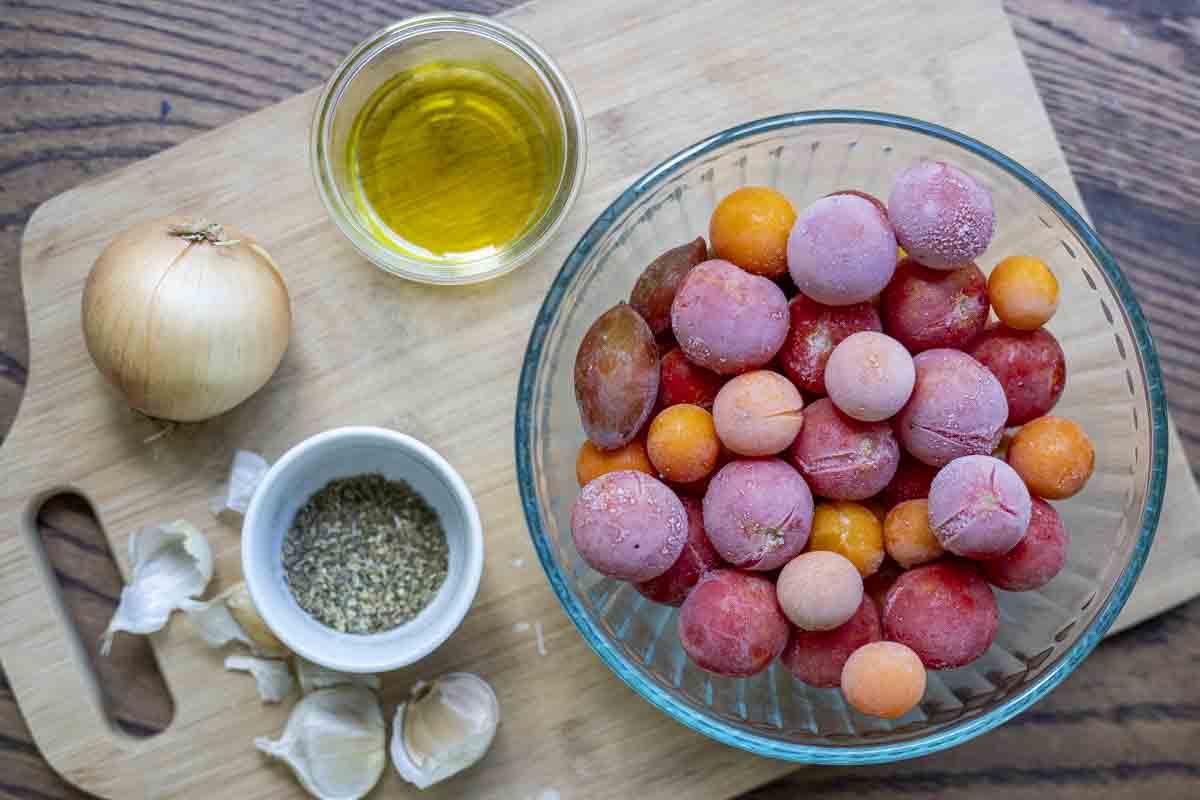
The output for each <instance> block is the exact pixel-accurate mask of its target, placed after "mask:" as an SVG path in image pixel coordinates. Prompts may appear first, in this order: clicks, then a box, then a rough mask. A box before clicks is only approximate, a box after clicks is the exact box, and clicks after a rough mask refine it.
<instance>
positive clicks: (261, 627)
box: [183, 583, 291, 658]
mask: <svg viewBox="0 0 1200 800" xmlns="http://www.w3.org/2000/svg"><path fill="white" fill-rule="evenodd" d="M183 610H184V613H185V614H187V617H188V620H189V621H190V622H191V623H192V624H193V625H194V626H196V630H197V631H198V632H199V633H200V637H201V638H202V639H204V641H205V642H207V643H208V646H209V647H224V646H225V645H227V644H229V643H230V642H241V643H242V644H244V645H246V646H247V647H249V648H250V649H251V650H253V651H254V652H255V653H257V654H259V655H264V656H274V657H277V658H282V657H285V656H287V655H290V653H291V651H290V650H288V648H287V645H285V644H284V643H283V642H281V641H279V639H278V638H276V636H275V634H273V633H271V631H270V629H269V628H267V624H266V623H265V622H263V620H262V617H260V616H259V615H258V610H257V609H256V608H255V607H254V603H253V602H251V600H250V592H249V590H247V589H246V584H245V583H236V584H234V585H233V586H230V587H229V588H228V589H226V590H225V591H223V592H221V593H220V594H219V595H217V596H216V597H214V598H213V599H212V600H209V601H207V602H192V603H189V604H188V605H186V606H184V609H183Z"/></svg>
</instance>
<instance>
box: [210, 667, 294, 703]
mask: <svg viewBox="0 0 1200 800" xmlns="http://www.w3.org/2000/svg"><path fill="white" fill-rule="evenodd" d="M225 669H228V670H237V671H240V672H249V673H250V674H251V675H253V676H254V680H255V682H256V683H257V684H258V696H259V697H261V698H262V699H263V702H265V703H278V702H280V701H281V700H283V698H285V697H287V696H288V695H289V694H291V693H292V692H293V691H294V690H295V688H296V679H295V678H293V677H292V671H291V670H290V669H288V665H287V662H286V661H275V660H272V659H269V658H255V657H254V656H227V657H226V658H225Z"/></svg>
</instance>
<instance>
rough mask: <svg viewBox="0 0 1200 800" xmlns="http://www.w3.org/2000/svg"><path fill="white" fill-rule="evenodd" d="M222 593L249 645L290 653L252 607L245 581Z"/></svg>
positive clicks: (264, 651)
mask: <svg viewBox="0 0 1200 800" xmlns="http://www.w3.org/2000/svg"><path fill="white" fill-rule="evenodd" d="M222 594H223V595H224V597H225V607H226V608H228V609H229V613H230V614H232V615H233V618H234V619H235V620H236V621H237V624H238V625H241V626H242V630H243V631H244V632H245V633H246V635H247V636H248V637H250V641H251V642H252V645H251V647H253V648H254V650H255V651H257V652H259V653H262V654H263V655H274V656H286V655H288V654H289V653H291V650H289V649H288V647H287V645H285V644H284V643H283V642H281V641H280V640H279V637H278V636H276V635H275V634H274V633H272V632H271V629H270V628H268V627H267V623H266V622H264V621H263V618H262V616H261V615H260V614H259V613H258V609H257V608H255V607H254V601H253V600H251V599H250V590H249V589H247V588H246V584H245V582H239V583H236V584H234V585H233V586H230V587H229V588H228V589H226V590H225V591H224V592H223V593H222ZM375 688H379V687H375Z"/></svg>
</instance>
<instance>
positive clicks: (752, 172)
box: [516, 111, 1167, 764]
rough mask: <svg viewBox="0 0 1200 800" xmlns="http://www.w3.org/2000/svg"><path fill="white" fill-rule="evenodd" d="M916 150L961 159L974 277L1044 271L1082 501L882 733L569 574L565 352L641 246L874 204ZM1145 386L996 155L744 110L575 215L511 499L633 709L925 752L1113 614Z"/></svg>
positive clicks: (1127, 314)
mask: <svg viewBox="0 0 1200 800" xmlns="http://www.w3.org/2000/svg"><path fill="white" fill-rule="evenodd" d="M918 158H936V159H942V160H946V161H950V162H953V163H955V164H958V165H959V166H961V167H963V168H964V169H966V170H967V171H969V172H970V173H971V174H973V175H974V176H976V177H977V178H978V179H979V180H981V181H982V182H983V183H984V184H985V185H987V186H988V187H989V188H990V190H991V192H992V197H993V199H994V202H995V205H996V211H997V229H996V234H995V238H994V240H993V242H992V245H991V247H990V248H989V250H988V252H987V253H986V254H985V256H984V257H983V259H981V263H980V267H981V268H982V269H983V270H984V271H990V269H991V268H992V267H993V266H994V265H995V263H996V262H997V261H999V260H1000V259H1001V258H1002V257H1004V256H1005V255H1012V254H1027V255H1035V256H1038V257H1040V258H1042V259H1044V260H1045V261H1046V262H1047V263H1048V264H1049V265H1050V266H1051V267H1052V268H1053V270H1054V272H1055V274H1056V275H1057V276H1058V279H1059V282H1060V287H1061V295H1060V305H1059V310H1058V313H1057V315H1056V316H1055V317H1054V319H1053V320H1052V321H1051V323H1050V325H1049V326H1048V327H1049V328H1050V329H1051V330H1052V331H1053V333H1054V334H1055V335H1056V336H1057V337H1058V338H1059V340H1060V341H1061V343H1062V346H1063V348H1064V350H1065V351H1066V355H1067V375H1068V380H1067V388H1066V392H1065V393H1064V395H1063V398H1062V400H1061V402H1060V403H1059V405H1058V407H1057V409H1056V411H1055V413H1059V414H1062V415H1064V416H1068V417H1071V418H1073V419H1076V420H1078V421H1079V422H1080V423H1081V424H1082V425H1083V426H1084V427H1085V428H1086V429H1087V430H1088V432H1089V433H1090V435H1091V437H1092V440H1093V441H1094V443H1095V445H1096V470H1095V474H1094V476H1093V478H1092V480H1091V482H1090V483H1089V484H1088V487H1087V489H1086V490H1085V491H1084V492H1082V493H1081V494H1080V495H1077V496H1076V497H1074V498H1072V499H1071V500H1068V501H1065V502H1061V503H1057V504H1056V507H1057V508H1058V509H1059V511H1060V512H1061V513H1062V516H1063V518H1064V521H1065V523H1066V525H1067V528H1068V529H1069V530H1070V531H1071V532H1072V534H1073V540H1072V545H1071V551H1070V556H1069V560H1068V564H1067V567H1066V569H1065V570H1064V571H1063V573H1062V574H1060V575H1059V576H1058V577H1057V578H1056V579H1055V580H1053V581H1052V582H1051V583H1050V584H1048V585H1047V586H1046V587H1045V588H1044V589H1042V590H1041V591H1039V592H1027V593H1020V594H1015V593H1007V592H997V598H998V600H999V605H1000V617H1001V622H1000V631H999V634H998V636H997V638H996V642H995V644H994V645H993V646H992V647H991V649H990V650H989V651H988V652H987V653H986V654H985V655H984V656H983V657H982V658H980V659H979V660H978V661H976V662H975V663H974V664H971V665H969V666H967V667H964V668H961V669H957V670H949V671H942V672H931V673H930V680H929V685H928V689H927V691H926V694H925V697H924V698H923V700H922V702H921V704H920V705H919V706H918V707H917V708H916V709H914V710H913V711H912V712H911V713H909V714H908V715H907V716H905V717H903V718H902V719H899V720H897V721H895V722H886V721H883V720H878V719H874V718H870V717H866V716H863V715H861V714H858V713H857V712H855V711H853V710H851V709H849V708H848V707H847V706H846V704H845V702H844V701H843V699H842V697H841V693H840V692H839V691H838V690H836V689H814V688H811V687H809V686H806V685H805V684H803V683H801V682H799V681H796V680H794V679H792V677H791V676H790V675H789V674H788V673H787V671H786V670H784V669H783V668H782V666H781V665H779V664H778V663H776V664H774V665H773V666H772V667H771V668H770V669H769V670H768V671H767V672H764V673H762V674H760V675H758V676H755V677H753V678H749V679H742V680H738V679H729V678H721V677H717V676H714V675H709V674H708V673H705V672H703V671H701V670H700V669H698V668H697V667H695V666H693V665H691V663H690V662H689V661H688V660H687V658H686V657H685V655H684V653H683V651H682V649H681V647H680V645H679V639H678V636H677V634H676V627H675V621H676V616H677V612H676V610H675V609H673V608H669V607H665V606H659V605H655V604H654V603H651V602H650V601H648V600H646V599H644V598H643V597H642V596H641V595H639V594H638V593H637V592H636V591H634V590H633V588H632V587H631V586H628V585H625V584H622V583H620V582H617V581H613V580H611V579H608V578H604V577H603V576H601V575H599V574H597V573H595V572H594V571H592V570H591V569H589V568H588V567H587V566H586V565H585V564H584V563H583V562H582V561H581V559H580V558H579V555H578V553H577V552H576V550H575V548H574V545H573V544H572V542H571V535H570V527H569V520H570V510H571V505H572V503H573V502H574V500H575V497H576V495H577V493H578V486H577V485H576V482H575V471H574V463H575V457H576V454H577V452H578V449H579V446H580V445H581V444H582V442H583V439H584V434H583V430H582V428H581V426H580V422H579V415H578V411H577V409H576V406H575V397H574V390H573V383H572V380H573V378H572V368H573V364H574V359H575V352H576V349H577V348H578V346H579V343H580V341H581V339H582V337H583V334H584V332H585V331H586V330H587V328H588V327H589V326H590V325H591V323H592V322H593V321H594V320H595V319H596V317H598V316H599V315H600V314H601V313H602V312H603V311H605V310H607V309H608V308H609V307H611V306H612V305H614V304H615V303H616V302H618V301H619V300H623V299H626V298H627V297H628V294H629V290H630V289H631V288H632V286H633V283H634V281H635V279H636V278H637V276H638V275H639V274H640V272H641V271H642V269H643V268H644V267H645V265H646V264H647V263H649V261H650V260H651V259H652V258H653V257H654V256H656V255H657V254H659V253H660V252H661V251H663V250H665V249H667V248H668V247H672V246H674V245H677V244H680V243H683V242H686V241H688V240H690V239H692V238H694V237H695V236H697V235H705V234H707V225H708V219H709V215H710V214H711V212H712V210H713V208H714V207H715V205H716V203H717V202H718V201H719V199H720V198H721V197H723V196H724V195H725V194H726V193H728V192H730V191H732V190H733V189H735V188H737V187H739V186H742V185H746V184H765V185H769V186H773V187H775V188H777V189H779V190H781V191H783V192H784V193H785V194H787V195H788V197H789V198H791V200H792V201H793V203H795V205H796V207H797V208H802V207H804V206H806V205H808V204H809V203H811V202H812V201H813V200H815V199H816V198H818V197H820V196H822V195H825V194H827V193H829V192H832V191H835V190H837V189H841V188H850V187H852V188H858V189H864V190H866V191H869V192H872V193H875V194H878V195H880V196H882V197H885V198H886V196H887V193H888V189H889V185H890V182H891V180H892V178H893V177H894V176H895V174H896V173H897V172H898V171H899V170H901V169H903V168H904V167H905V166H907V165H908V164H910V163H911V162H913V161H914V160H916V159H918ZM1165 409H1166V406H1165V400H1164V396H1163V388H1162V376H1161V373H1160V371H1159V366H1158V360H1157V356H1156V355H1155V352H1154V347H1153V345H1152V343H1151V340H1150V333H1149V331H1148V329H1147V326H1146V320H1145V318H1144V317H1143V315H1142V312H1141V310H1140V309H1139V307H1138V304H1137V302H1136V301H1135V300H1134V297H1133V292H1132V290H1131V289H1130V286H1129V284H1128V282H1127V281H1126V280H1125V278H1124V276H1123V275H1122V274H1121V271H1120V269H1119V268H1118V267H1117V264H1116V262H1115V261H1114V260H1113V257H1112V255H1111V254H1110V253H1109V252H1108V250H1106V249H1105V247H1104V246H1103V245H1102V244H1101V243H1100V240H1099V239H1098V238H1097V236H1096V233H1095V232H1094V231H1093V230H1092V229H1091V228H1090V227H1089V226H1088V224H1087V223H1086V222H1085V221H1084V220H1083V218H1082V217H1081V216H1080V215H1079V214H1078V212H1076V211H1075V210H1074V209H1072V208H1071V207H1070V205H1069V204H1068V203H1067V202H1066V201H1065V200H1063V198H1062V197H1060V196H1059V195H1058V194H1057V193H1056V192H1055V191H1054V190H1053V189H1051V188H1050V187H1049V186H1047V185H1046V184H1045V183H1044V182H1042V181H1041V180H1040V179H1039V178H1037V177H1036V176H1034V175H1033V174H1032V173H1030V172H1029V171H1028V170H1026V169H1025V168H1024V167H1022V166H1021V165H1019V164H1017V163H1016V162H1014V161H1013V160H1012V159H1010V158H1008V157H1007V156H1005V155H1004V154H1002V153H1000V152H997V151H996V150H994V149H992V148H990V147H988V146H987V145H984V144H982V143H980V142H978V141H975V140H974V139H970V138H968V137H966V136H963V135H961V134H958V133H955V132H954V131H951V130H948V129H946V128H942V127H939V126H936V125H932V124H930V123H926V122H921V121H919V120H915V119H910V118H906V117H897V116H891V115H886V114H876V113H869V112H861V111H820V112H808V113H798V114H789V115H785V116H780V117H772V118H769V119H764V120H759V121H757V122H752V123H749V124H746V125H742V126H739V127H737V128H733V129H730V130H727V131H724V132H723V133H719V134H717V135H715V136H712V137H710V138H708V139H705V140H703V141H701V142H699V143H697V144H695V145H693V146H691V147H689V148H687V149H686V150H683V151H682V152H680V153H678V154H676V155H674V156H672V157H671V158H669V159H667V160H666V161H664V162H663V163H662V164H660V165H659V166H657V167H655V168H654V169H653V170H651V171H650V172H649V173H647V174H646V175H645V176H643V177H642V178H641V179H639V180H638V181H636V182H635V183H634V184H633V185H632V186H630V187H629V189H627V190H626V191H625V192H624V193H623V194H622V195H621V196H620V197H619V198H617V200H616V202H614V203H613V204H612V205H611V206H610V207H609V208H608V209H607V210H605V211H604V213H603V214H601V215H600V217H599V218H598V219H597V220H596V221H595V223H593V224H592V226H591V227H590V228H589V229H588V230H587V232H586V233H585V234H584V235H583V237H582V238H581V239H580V240H579V243H578V244H577V245H576V247H575V249H574V251H572V253H571V254H570V256H569V257H568V258H567V260H566V263H565V264H564V265H563V268H562V270H561V271H560V272H559V274H558V277H557V278H556V279H555V281H554V283H553V284H552V286H551V287H550V290H549V292H548V293H547V296H546V299H545V302H544V303H543V305H542V308H541V312H540V313H539V314H538V317H537V320H536V323H535V325H534V329H533V333H532V335H531V337H530V341H529V346H528V350H527V351H526V355H525V363H524V367H523V370H522V373H521V380H520V386H519V394H518V400H517V413H516V452H517V470H518V477H519V482H520V492H521V500H522V503H523V506H524V510H525V516H526V520H527V522H528V524H529V529H530V533H531V535H532V538H533V543H534V546H535V549H536V550H537V553H538V557H539V558H540V559H541V562H542V566H543V568H544V569H545V571H546V575H547V576H548V577H549V579H550V583H551V586H552V587H553V588H554V591H555V593H556V594H557V595H558V598H559V600H560V601H561V602H562V605H563V608H564V609H565V610H566V612H567V614H568V615H569V616H570V617H571V619H572V620H573V621H574V623H575V625H576V626H577V627H578V628H579V631H580V632H581V633H582V634H583V636H584V638H585V639H586V640H587V642H588V644H590V645H591V646H592V648H593V649H594V650H595V651H596V653H597V654H598V655H599V656H600V657H601V659H603V661H604V663H606V664H607V665H608V666H609V667H610V668H611V669H612V670H613V671H614V672H615V673H616V674H617V675H618V676H620V677H621V679H622V680H624V681H625V682H626V683H628V684H629V685H630V686H631V687H633V689H634V690H636V691H637V692H638V693H639V694H641V695H642V697H644V698H645V699H646V700H648V701H649V702H651V703H653V704H654V705H655V706H657V707H658V708H660V709H662V710H663V711H665V712H666V713H668V714H670V715H671V716H673V717H674V718H675V719H677V720H679V721H680V722H682V723H683V724H685V725H687V726H689V727H691V728H693V729H695V730H697V731H700V732H701V733H704V734H706V735H708V736H710V737H712V738H714V739H716V740H718V741H720V742H723V743H725V744H729V745H733V746H735V747H740V748H742V749H745V750H748V751H750V752H753V753H757V754H759V755H763V756H769V757H772V758H779V759H786V760H791V761H800V762H808V763H824V764H861V763H874V762H886V761H895V760H899V759H904V758H912V757H915V756H920V755H925V754H928V753H931V752H934V751H936V750H941V749H944V748H947V747H951V746H953V745H956V744H959V743H961V742H964V741H966V740H968V739H971V738H972V737H975V736H978V735H979V734H981V733H983V732H984V731H987V730H990V729H991V728H994V727H996V726H997V725H999V724H1001V723H1002V722H1004V721H1005V720H1008V719H1010V718H1011V717H1013V716H1014V715H1016V714H1018V713H1019V712H1021V711H1022V710H1024V709H1026V708H1028V707H1029V706H1030V705H1031V704H1032V703H1034V702H1035V701H1036V700H1038V699H1039V698H1040V697H1042V696H1043V695H1045V694H1046V693H1047V692H1049V691H1050V690H1051V689H1052V688H1054V686H1055V685H1057V684H1058V683H1059V682H1060V681H1062V680H1063V678H1065V677H1066V676H1067V675H1069V674H1070V673H1071V671H1072V670H1074V669H1075V668H1076V667H1077V666H1078V665H1079V663H1080V662H1081V661H1082V660H1083V658H1084V657H1085V656H1087V654H1088V653H1089V652H1090V651H1091V650H1092V648H1094V647H1095V646H1096V644H1097V642H1099V640H1100V638H1101V637H1102V636H1103V635H1104V632H1105V631H1106V630H1107V629H1108V627H1109V626H1110V625H1111V624H1112V622H1113V620H1114V619H1115V618H1116V616H1117V613H1118V612H1119V611H1120V610H1121V607H1122V606H1123V605H1124V603H1125V601H1126V599H1127V598H1128V597H1129V593H1130V591H1131V590H1132V588H1133V585H1134V582H1135V581H1136V580H1137V576H1138V573H1139V572H1140V571H1141V568H1142V564H1143V563H1144V561H1145V558H1146V554H1147V552H1148V551H1149V549H1150V545H1151V543H1152V541H1153V539H1154V530H1155V525H1156V524H1157V521H1158V515H1159V510H1160V507H1161V503H1162V495H1163V487H1164V483H1165V478H1166V467H1167V436H1166V410H1165Z"/></svg>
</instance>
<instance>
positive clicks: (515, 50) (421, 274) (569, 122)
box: [309, 12, 587, 284]
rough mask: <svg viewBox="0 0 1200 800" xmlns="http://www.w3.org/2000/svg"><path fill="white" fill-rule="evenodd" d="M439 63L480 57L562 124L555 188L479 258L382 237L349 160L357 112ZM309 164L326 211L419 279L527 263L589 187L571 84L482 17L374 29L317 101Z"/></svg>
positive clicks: (419, 20)
mask: <svg viewBox="0 0 1200 800" xmlns="http://www.w3.org/2000/svg"><path fill="white" fill-rule="evenodd" d="M433 61H452V62H453V61H459V62H463V61H465V62H472V63H481V64H486V65H488V66H490V67H492V68H494V69H496V70H497V71H498V72H500V73H501V74H503V75H505V76H506V77H507V78H508V79H509V80H511V81H513V82H515V83H516V84H518V85H520V86H521V87H522V88H523V89H524V90H525V91H526V92H527V93H528V95H529V96H530V97H531V98H534V99H536V100H537V101H538V103H539V104H540V105H542V106H545V108H547V109H548V111H549V116H550V117H551V118H552V119H553V121H554V124H555V126H556V130H555V131H554V132H553V133H554V134H555V135H556V137H557V139H558V141H556V142H555V143H554V145H555V148H556V153H557V157H558V160H559V161H561V163H560V164H557V165H556V169H558V171H559V172H558V181H557V188H556V189H555V190H554V191H553V192H552V193H551V199H550V201H549V205H548V206H547V208H546V209H545V210H544V211H543V212H542V213H541V216H540V217H538V218H537V219H536V220H534V221H533V222H531V223H530V224H529V225H528V227H526V228H525V230H524V231H522V232H521V233H520V234H519V235H518V236H517V237H516V238H515V239H514V240H513V241H511V242H509V243H508V244H506V245H505V246H504V247H503V248H501V249H500V250H499V251H498V252H495V253H492V254H489V255H486V256H483V257H471V258H470V259H466V260H464V259H463V258H461V257H437V256H434V255H432V254H430V255H428V256H422V255H418V254H416V253H415V252H412V251H411V246H406V245H405V244H404V243H402V242H401V241H399V240H397V241H395V242H391V243H389V244H385V243H384V242H383V241H381V239H380V237H379V236H378V235H377V234H376V233H373V231H378V230H384V231H386V225H383V224H382V223H381V222H379V221H378V220H375V219H372V218H371V216H370V212H369V211H367V210H365V209H364V204H363V203H362V202H361V201H359V200H357V199H356V196H357V195H358V194H359V193H360V189H359V188H358V187H357V186H356V184H355V181H354V179H353V177H352V175H351V174H350V173H351V170H350V167H349V164H348V162H347V160H346V158H345V155H346V151H347V146H348V141H349V138H350V136H351V131H352V129H353V128H354V123H355V120H356V119H357V118H358V114H359V111H361V110H362V108H363V107H364V106H365V105H366V104H367V102H368V101H369V99H370V98H371V97H372V95H374V94H375V91H376V90H377V89H379V88H380V87H381V86H382V85H383V84H385V83H386V82H387V81H389V80H390V79H392V78H393V77H395V76H396V75H397V74H399V73H400V72H401V71H403V70H406V69H412V68H414V67H418V66H421V65H423V64H428V63H430V62H433ZM309 161H310V163H311V167H312V171H313V177H314V179H315V180H316V183H317V189H318V191H319V192H320V195H321V200H322V201H323V202H324V204H325V208H326V209H327V210H328V211H329V215H330V217H331V218H332V219H333V221H334V223H335V224H336V225H337V227H338V229H339V230H340V231H341V232H342V234H343V235H345V236H346V238H347V239H349V240H350V243H351V244H353V245H354V247H355V249H357V250H358V251H359V252H360V253H362V254H363V255H364V256H365V257H366V258H368V259H369V260H370V261H371V262H372V263H374V264H375V265H376V266H377V267H379V268H380V269H382V270H384V271H385V272H390V273H392V274H393V275H399V276H400V277H402V278H408V279H409V280H414V281H420V282H422V283H435V284H466V283H478V282H480V281H486V280H490V279H492V278H496V277H499V276H500V275H503V274H505V273H507V272H511V271H512V270H514V269H516V268H517V267H519V266H521V265H522V264H525V263H526V262H528V261H529V259H531V258H533V256H534V255H536V254H537V253H538V252H539V251H540V250H541V249H542V248H543V247H545V245H546V244H547V243H548V242H550V241H551V239H553V238H554V234H555V233H556V232H557V231H558V228H559V226H560V225H561V224H562V222H563V220H564V219H565V218H566V215H567V213H568V212H569V211H570V210H571V206H572V205H573V204H574V202H575V198H576V197H577V196H578V194H579V188H580V186H582V184H583V173H584V168H585V167H586V165H587V137H586V133H585V129H584V119H583V112H582V110H581V109H580V107H579V102H578V100H576V98H575V92H574V90H573V89H572V88H571V85H570V84H569V83H568V82H567V79H566V77H565V76H564V75H563V73H562V71H561V70H560V69H559V68H558V66H557V65H556V64H555V63H554V61H553V60H552V59H551V58H550V56H549V55H547V54H546V52H545V51H544V50H542V48H541V47H539V46H538V45H537V43H536V42H534V41H533V40H532V39H530V38H529V37H528V36H526V35H525V34H523V33H521V32H520V31H518V30H516V29H515V28H512V27H510V26H508V25H505V24H504V23H502V22H499V21H498V20H495V19H490V18H488V17H483V16H479V15H477V14H466V13H449V12H448V13H436V14H422V15H420V16H416V17H410V18H409V19H406V20H403V21H401V22H397V23H395V24H394V25H389V26H388V27H386V28H383V29H382V30H380V31H377V32H376V33H375V34H374V35H372V36H371V37H369V38H368V39H367V40H366V41H364V42H363V43H362V44H360V45H359V46H358V47H356V48H354V50H353V51H351V52H350V54H349V55H347V56H346V58H345V59H344V60H343V61H342V63H341V64H339V65H338V67H337V69H336V70H334V73H333V76H332V77H330V79H329V81H328V82H327V83H326V84H325V89H324V91H322V93H321V96H320V98H318V100H317V105H316V111H315V114H314V117H313V122H312V127H311V130H310V132H309ZM367 208H369V204H368V205H367Z"/></svg>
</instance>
